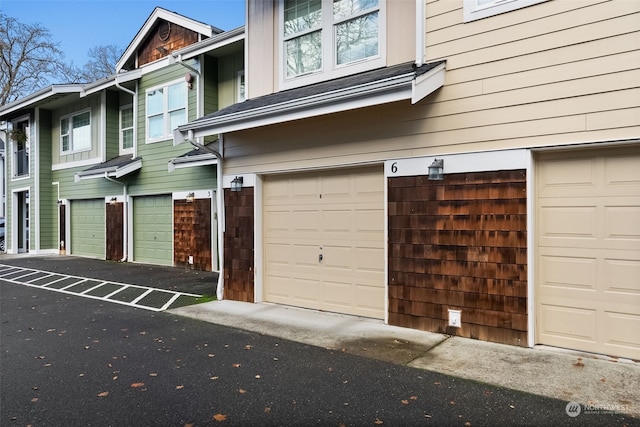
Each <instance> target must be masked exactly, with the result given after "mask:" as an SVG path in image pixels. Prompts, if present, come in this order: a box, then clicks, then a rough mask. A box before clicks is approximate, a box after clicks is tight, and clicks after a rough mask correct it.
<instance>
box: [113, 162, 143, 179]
mask: <svg viewBox="0 0 640 427" xmlns="http://www.w3.org/2000/svg"><path fill="white" fill-rule="evenodd" d="M138 169H142V159H138V160H136V161H135V162H133V163H129V164H128V165H125V166H122V167H119V168H117V169H116V171H115V174H114V176H115V177H116V178H120V177H122V176H125V175H128V174H130V173H131V172H135V171H137V170H138Z"/></svg>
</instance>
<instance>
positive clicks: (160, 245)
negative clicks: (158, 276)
mask: <svg viewBox="0 0 640 427" xmlns="http://www.w3.org/2000/svg"><path fill="white" fill-rule="evenodd" d="M172 254H173V216H172V203H171V195H159V196H142V197H136V198H134V199H133V259H134V261H136V262H144V263H148V264H159V265H173V255H172Z"/></svg>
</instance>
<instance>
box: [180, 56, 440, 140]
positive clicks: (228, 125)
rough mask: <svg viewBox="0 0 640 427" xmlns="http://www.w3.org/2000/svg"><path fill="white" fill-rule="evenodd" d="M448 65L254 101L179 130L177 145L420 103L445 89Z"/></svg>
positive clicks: (393, 71) (402, 68) (409, 67)
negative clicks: (303, 120)
mask: <svg viewBox="0 0 640 427" xmlns="http://www.w3.org/2000/svg"><path fill="white" fill-rule="evenodd" d="M444 70H445V63H444V61H438V62H432V63H428V64H424V65H422V66H421V67H415V65H414V63H411V62H407V63H404V64H399V65H395V66H392V67H385V68H380V69H377V70H373V71H367V72H364V73H360V74H355V75H352V76H347V77H342V78H339V79H334V80H329V81H326V82H322V83H317V84H313V85H309V86H303V87H299V88H295V89H289V90H284V91H281V92H276V93H273V94H269V95H265V96H261V97H257V98H252V99H248V100H246V101H244V102H240V103H237V104H233V105H231V106H229V107H227V108H224V109H222V110H219V111H216V112H214V113H211V114H208V115H206V116H203V117H201V118H199V119H197V120H194V121H192V122H190V123H187V124H185V125H182V126H180V127H178V129H177V130H176V132H175V133H174V144H179V143H181V142H183V141H185V140H187V138H190V137H191V136H189V134H190V133H193V137H196V138H197V137H203V136H208V135H214V134H218V133H225V132H233V131H238V130H244V129H250V128H255V127H259V126H266V125H269V124H275V123H283V122H287V121H291V120H296V119H301V118H308V117H315V116H319V115H324V114H329V113H335V112H340V111H347V110H351V109H355V108H363V107H368V106H372V105H378V104H383V103H387V102H394V101H400V100H406V99H411V101H412V102H413V103H416V102H418V101H419V100H421V99H423V98H424V97H426V96H427V95H429V94H430V93H431V92H433V91H434V90H436V89H438V88H439V87H441V86H442V85H443V84H444Z"/></svg>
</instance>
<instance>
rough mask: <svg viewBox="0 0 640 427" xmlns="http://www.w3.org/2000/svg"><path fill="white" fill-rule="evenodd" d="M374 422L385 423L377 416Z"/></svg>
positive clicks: (376, 423)
mask: <svg viewBox="0 0 640 427" xmlns="http://www.w3.org/2000/svg"><path fill="white" fill-rule="evenodd" d="M373 423H374V424H375V425H380V424H384V423H383V422H382V420H381V419H380V418H376V420H375V421H374V422H373Z"/></svg>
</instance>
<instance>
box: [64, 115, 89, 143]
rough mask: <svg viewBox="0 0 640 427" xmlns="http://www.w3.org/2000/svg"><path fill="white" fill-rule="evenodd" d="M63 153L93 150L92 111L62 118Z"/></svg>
mask: <svg viewBox="0 0 640 427" xmlns="http://www.w3.org/2000/svg"><path fill="white" fill-rule="evenodd" d="M60 143H61V147H62V150H61V151H62V153H68V152H74V151H86V150H91V111H88V110H87V111H83V112H81V113H78V114H75V115H69V116H65V117H63V118H62V119H60Z"/></svg>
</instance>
